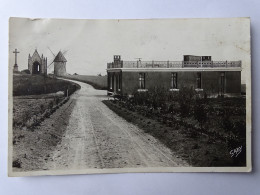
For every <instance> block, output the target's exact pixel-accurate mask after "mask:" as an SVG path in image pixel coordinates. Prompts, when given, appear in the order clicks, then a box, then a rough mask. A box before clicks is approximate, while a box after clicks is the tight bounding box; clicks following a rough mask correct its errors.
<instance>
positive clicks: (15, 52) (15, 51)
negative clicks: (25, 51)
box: [13, 49, 20, 64]
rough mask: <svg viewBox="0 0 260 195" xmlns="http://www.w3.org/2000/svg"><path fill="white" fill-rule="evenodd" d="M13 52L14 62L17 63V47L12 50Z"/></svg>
mask: <svg viewBox="0 0 260 195" xmlns="http://www.w3.org/2000/svg"><path fill="white" fill-rule="evenodd" d="M13 53H14V54H15V64H17V54H18V53H20V52H19V51H17V49H15V50H14V51H13Z"/></svg>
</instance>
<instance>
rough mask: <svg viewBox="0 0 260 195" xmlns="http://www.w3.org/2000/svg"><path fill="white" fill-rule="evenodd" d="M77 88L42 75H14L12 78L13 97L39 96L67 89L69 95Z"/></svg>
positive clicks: (67, 82) (74, 85)
mask: <svg viewBox="0 0 260 195" xmlns="http://www.w3.org/2000/svg"><path fill="white" fill-rule="evenodd" d="M78 88H79V86H78V85H76V84H74V83H71V82H69V81H64V80H60V79H56V78H50V77H44V76H42V75H26V74H20V75H14V76H13V96H21V95H39V94H48V93H56V92H58V91H62V92H65V94H66V91H67V89H68V91H69V95H70V94H71V93H73V92H74V91H75V90H77V89H78Z"/></svg>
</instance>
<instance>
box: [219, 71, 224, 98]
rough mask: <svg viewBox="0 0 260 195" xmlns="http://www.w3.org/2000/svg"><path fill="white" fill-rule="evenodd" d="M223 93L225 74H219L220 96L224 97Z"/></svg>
mask: <svg viewBox="0 0 260 195" xmlns="http://www.w3.org/2000/svg"><path fill="white" fill-rule="evenodd" d="M224 92H225V73H224V72H222V73H221V74H220V93H221V95H224Z"/></svg>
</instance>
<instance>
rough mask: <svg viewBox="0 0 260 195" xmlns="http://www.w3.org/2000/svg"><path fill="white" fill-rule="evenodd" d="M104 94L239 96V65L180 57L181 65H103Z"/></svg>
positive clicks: (119, 62)
mask: <svg viewBox="0 0 260 195" xmlns="http://www.w3.org/2000/svg"><path fill="white" fill-rule="evenodd" d="M107 75H108V82H107V83H108V89H107V90H108V94H117V95H132V94H133V93H135V92H136V91H139V92H144V91H148V90H149V89H152V88H155V87H156V88H158V87H160V88H164V89H166V90H169V91H172V92H178V91H179V90H180V89H181V88H182V87H189V88H193V89H194V90H195V91H197V92H202V93H204V94H207V95H208V96H211V97H216V96H237V95H240V94H241V61H212V60H211V56H192V55H184V58H183V61H140V60H139V61H122V60H121V57H120V56H119V55H115V56H114V61H113V62H112V63H108V64H107Z"/></svg>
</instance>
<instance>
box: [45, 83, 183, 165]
mask: <svg viewBox="0 0 260 195" xmlns="http://www.w3.org/2000/svg"><path fill="white" fill-rule="evenodd" d="M73 82H75V83H78V84H79V85H80V86H81V89H80V90H79V91H77V92H76V93H75V94H74V95H72V96H71V99H73V101H75V106H74V108H73V111H72V113H71V116H70V119H69V121H68V126H67V130H66V133H65V135H64V136H63V137H62V141H61V143H60V144H59V145H58V146H57V147H56V150H55V151H54V152H53V153H52V154H51V155H50V161H48V162H47V164H46V169H56V170H58V169H87V168H101V169H102V168H122V167H160V166H163V167H169V166H170V167H173V166H187V163H186V162H184V161H182V160H181V159H179V158H177V157H176V156H175V155H174V154H173V153H172V152H171V151H170V150H169V149H168V148H166V147H165V146H164V145H163V144H161V143H160V142H159V141H158V140H157V139H155V138H154V137H152V136H150V135H149V134H147V133H144V132H143V131H142V130H141V129H139V128H138V127H136V126H135V125H133V124H131V123H128V122H127V121H126V120H124V119H123V118H121V117H119V116H118V115H116V114H115V113H114V112H113V111H111V110H110V109H109V108H108V107H106V105H104V104H103V103H102V100H103V99H107V98H108V97H107V96H106V91H104V90H95V89H94V88H93V87H92V86H90V85H88V84H85V83H82V82H77V81H73ZM64 114H66V113H64Z"/></svg>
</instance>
